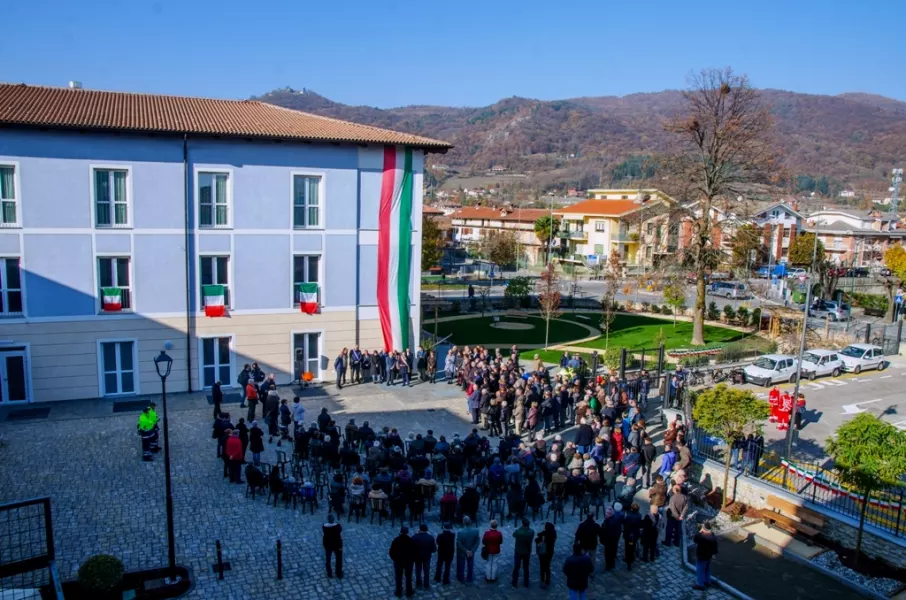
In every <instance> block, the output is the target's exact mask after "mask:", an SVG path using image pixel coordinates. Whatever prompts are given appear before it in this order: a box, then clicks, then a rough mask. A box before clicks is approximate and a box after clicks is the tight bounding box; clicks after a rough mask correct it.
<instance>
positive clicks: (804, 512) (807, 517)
mask: <svg viewBox="0 0 906 600" xmlns="http://www.w3.org/2000/svg"><path fill="white" fill-rule="evenodd" d="M767 503H768V506H770V507H771V508H774V509H776V510H778V511H780V512H782V513H784V514H786V515H789V516H791V517H795V518H797V519H798V520H800V521H804V522H806V523H810V524H811V525H814V526H816V527H824V517H823V516H822V515H820V514H819V513H816V512H815V511H813V510H809V509H808V508H805V507H804V506H799V505H798V504H793V503H792V502H789V501H788V500H784V499H783V498H780V497H778V496H768V498H767Z"/></svg>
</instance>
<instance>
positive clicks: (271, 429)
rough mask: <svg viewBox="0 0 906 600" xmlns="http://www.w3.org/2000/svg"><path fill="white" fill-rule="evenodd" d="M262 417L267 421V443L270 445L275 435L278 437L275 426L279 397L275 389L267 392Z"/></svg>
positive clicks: (277, 430) (278, 414)
mask: <svg viewBox="0 0 906 600" xmlns="http://www.w3.org/2000/svg"><path fill="white" fill-rule="evenodd" d="M264 415H265V417H264V418H265V420H266V421H267V434H268V443H269V444H270V443H273V441H274V436H275V435H280V429H279V427H278V425H277V423H278V419H279V418H280V396H278V395H277V390H275V389H273V390H269V391H268V392H267V399H266V400H265V401H264Z"/></svg>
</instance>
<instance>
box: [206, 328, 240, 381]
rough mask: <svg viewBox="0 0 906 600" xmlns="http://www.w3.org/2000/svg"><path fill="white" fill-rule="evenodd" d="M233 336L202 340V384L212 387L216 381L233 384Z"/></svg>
mask: <svg viewBox="0 0 906 600" xmlns="http://www.w3.org/2000/svg"><path fill="white" fill-rule="evenodd" d="M232 340H233V338H231V337H229V336H225V337H212V338H202V340H201V384H202V387H206V388H209V387H212V386H213V385H214V384H215V383H216V382H218V381H219V382H220V383H222V384H223V385H232V382H233V360H232V349H231V348H230V345H231V343H232Z"/></svg>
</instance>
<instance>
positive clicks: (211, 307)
mask: <svg viewBox="0 0 906 600" xmlns="http://www.w3.org/2000/svg"><path fill="white" fill-rule="evenodd" d="M201 293H202V294H203V295H204V314H205V316H206V317H222V316H223V315H225V314H226V301H225V295H224V293H223V286H222V285H205V286H202V288H201Z"/></svg>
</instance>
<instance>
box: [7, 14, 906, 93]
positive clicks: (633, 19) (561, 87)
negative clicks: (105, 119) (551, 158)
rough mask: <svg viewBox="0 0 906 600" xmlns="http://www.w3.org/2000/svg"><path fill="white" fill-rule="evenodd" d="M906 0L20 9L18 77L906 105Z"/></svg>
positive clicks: (257, 88) (200, 87)
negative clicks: (719, 71)
mask: <svg viewBox="0 0 906 600" xmlns="http://www.w3.org/2000/svg"><path fill="white" fill-rule="evenodd" d="M904 8H906V6H904V5H903V4H902V2H897V1H895V0H862V1H860V2H854V1H848V0H821V1H819V0H761V1H756V2H732V1H727V0H722V1H721V0H688V1H686V2H677V1H676V0H671V1H660V0H656V1H652V2H617V1H615V0H596V1H587V2H585V1H583V2H578V1H575V2H570V1H566V2H550V1H536V0H523V1H521V2H514V1H510V0H484V1H480V2H479V1H472V0H453V1H447V2H435V1H427V2H425V1H421V2H412V1H409V2H396V1H394V0H384V2H375V1H360V0H335V1H333V2H312V1H311V0H296V1H293V2H271V1H268V0H258V1H253V0H244V1H236V0H220V1H218V2H213V1H210V0H180V1H175V0H156V1H155V0H119V1H115V0H89V1H87V2H78V1H74V0H29V1H16V0H10V1H9V2H6V3H5V5H4V8H3V11H2V12H3V22H4V26H3V33H2V34H0V80H2V81H8V82H27V83H33V84H46V85H65V84H66V82H67V81H69V80H70V79H76V80H80V81H82V82H83V83H84V86H85V87H86V88H94V89H111V90H125V91H137V92H151V93H165V94H181V95H194V96H211V97H220V98H246V97H248V96H250V95H255V94H260V93H263V92H266V91H269V90H271V89H273V88H276V87H283V86H290V87H294V88H297V89H298V88H302V87H306V88H309V89H312V90H315V91H317V92H318V93H320V94H322V95H324V96H327V97H329V98H331V99H334V100H337V101H340V102H345V103H351V104H368V105H372V106H380V107H390V106H399V105H406V104H444V105H456V106H481V105H486V104H490V103H493V102H495V101H497V100H499V99H500V98H504V97H508V96H524V97H531V98H541V99H557V98H569V97H575V96H598V95H624V94H630V93H633V92H652V91H660V90H664V89H671V88H672V89H676V88H681V87H683V86H684V85H685V80H686V76H687V75H688V73H689V72H690V70H693V69H699V68H702V67H709V66H717V67H723V66H727V65H730V66H732V67H733V68H734V69H735V70H736V71H738V72H742V73H746V74H748V75H749V77H750V78H751V79H752V81H753V83H754V84H755V85H756V86H758V87H770V88H781V89H788V90H794V91H799V92H809V93H821V94H837V93H841V92H847V91H858V92H870V93H875V94H881V95H884V96H889V97H893V98H897V99H900V100H906V77H902V73H903V72H906V50H904V48H906V43H904V41H903V38H902V36H901V33H902V31H903V28H902V25H901V24H902V22H903V18H904V16H906V15H904Z"/></svg>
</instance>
